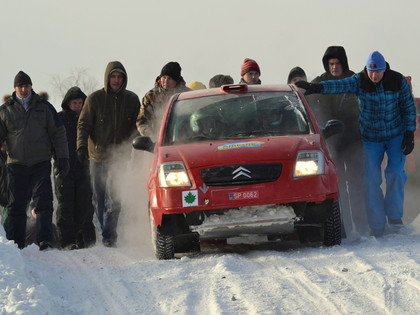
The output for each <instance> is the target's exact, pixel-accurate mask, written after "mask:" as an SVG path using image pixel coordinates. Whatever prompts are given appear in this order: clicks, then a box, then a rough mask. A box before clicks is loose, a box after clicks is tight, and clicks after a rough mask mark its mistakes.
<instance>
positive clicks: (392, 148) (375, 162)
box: [296, 51, 416, 237]
mask: <svg viewBox="0 0 420 315" xmlns="http://www.w3.org/2000/svg"><path fill="white" fill-rule="evenodd" d="M296 85H297V86H298V87H300V88H303V89H305V90H306V93H307V94H313V93H321V94H342V93H353V94H355V95H356V96H357V99H358V103H359V110H360V120H359V121H360V133H361V137H362V145H363V162H364V172H363V179H364V181H363V189H364V192H365V202H366V211H367V216H368V223H369V227H370V229H371V235H372V236H375V237H381V236H382V235H383V234H384V231H385V227H386V223H387V222H388V224H389V225H390V226H392V227H395V228H399V227H400V226H402V224H403V222H402V217H403V214H404V185H405V182H406V180H407V176H406V174H405V171H404V164H405V160H406V155H408V154H410V153H411V151H413V149H414V131H415V130H416V109H415V106H414V99H413V95H412V94H411V90H410V86H409V84H408V82H407V79H406V78H405V77H404V76H403V75H402V74H401V73H398V72H396V71H393V70H391V69H390V67H389V64H388V63H387V62H386V61H385V58H384V57H383V55H382V54H381V53H380V52H378V51H374V52H372V53H371V54H369V56H368V58H367V61H366V66H365V68H364V69H363V71H361V72H360V73H357V74H355V75H353V76H351V77H349V78H345V79H341V80H328V81H322V82H320V83H308V82H306V81H300V82H297V83H296ZM336 106H339V104H336ZM351 154H354V153H351ZM385 154H386V155H387V166H386V168H385V180H386V191H385V196H384V193H383V191H382V189H381V183H382V169H381V168H382V162H383V160H384V156H385Z"/></svg>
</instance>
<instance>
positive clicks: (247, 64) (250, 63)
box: [241, 58, 261, 76]
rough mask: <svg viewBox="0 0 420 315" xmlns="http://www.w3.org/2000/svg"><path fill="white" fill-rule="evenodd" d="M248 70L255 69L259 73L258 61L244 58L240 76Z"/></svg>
mask: <svg viewBox="0 0 420 315" xmlns="http://www.w3.org/2000/svg"><path fill="white" fill-rule="evenodd" d="M249 71H257V72H258V73H259V74H260V75H261V71H260V67H259V66H258V63H257V62H256V61H255V60H253V59H250V58H245V60H244V62H243V63H242V66H241V76H243V75H244V74H246V73H248V72H249Z"/></svg>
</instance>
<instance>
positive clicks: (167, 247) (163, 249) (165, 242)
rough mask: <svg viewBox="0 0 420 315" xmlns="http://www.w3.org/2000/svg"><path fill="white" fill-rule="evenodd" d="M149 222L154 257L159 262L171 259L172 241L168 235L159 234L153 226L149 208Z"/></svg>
mask: <svg viewBox="0 0 420 315" xmlns="http://www.w3.org/2000/svg"><path fill="white" fill-rule="evenodd" d="M149 222H150V231H151V239H152V244H153V249H154V251H155V256H156V258H157V259H159V260H167V259H172V258H174V256H175V245H174V239H173V237H172V236H170V235H165V234H162V233H160V232H159V229H158V227H156V225H155V220H154V217H153V215H152V211H151V210H150V208H149Z"/></svg>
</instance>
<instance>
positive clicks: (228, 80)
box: [209, 74, 233, 89]
mask: <svg viewBox="0 0 420 315" xmlns="http://www.w3.org/2000/svg"><path fill="white" fill-rule="evenodd" d="M226 84H233V78H232V77H231V76H230V75H224V74H216V75H215V76H214V77H212V78H211V79H210V81H209V88H210V89H211V88H216V87H220V86H222V85H226Z"/></svg>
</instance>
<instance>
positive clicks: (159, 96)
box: [136, 61, 191, 140]
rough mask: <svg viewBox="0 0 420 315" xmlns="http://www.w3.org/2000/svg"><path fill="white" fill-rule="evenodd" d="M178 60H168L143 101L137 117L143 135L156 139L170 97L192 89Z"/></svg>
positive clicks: (138, 128) (137, 123)
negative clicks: (182, 73) (188, 85)
mask: <svg viewBox="0 0 420 315" xmlns="http://www.w3.org/2000/svg"><path fill="white" fill-rule="evenodd" d="M181 70H182V69H181V66H180V65H179V63H178V62H174V61H171V62H168V63H167V64H166V65H165V66H164V67H163V68H162V70H161V72H160V75H159V76H158V77H157V78H156V80H155V86H154V88H153V89H151V90H150V91H149V92H147V93H146V95H145V96H144V97H143V99H142V101H141V109H140V114H139V116H138V118H137V122H136V125H137V130H138V131H139V133H140V134H141V135H142V136H149V137H151V138H152V140H155V139H156V136H157V132H158V131H159V127H160V120H161V118H162V114H163V111H164V109H165V107H166V104H167V102H168V100H169V98H170V97H171V96H172V95H174V94H175V93H180V92H185V91H191V89H190V88H188V87H186V86H185V81H184V78H183V77H182V76H181Z"/></svg>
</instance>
